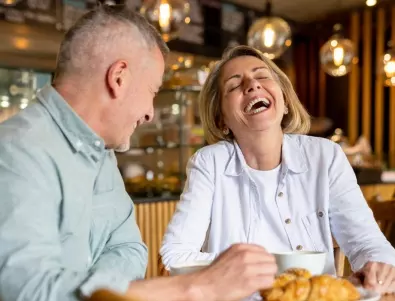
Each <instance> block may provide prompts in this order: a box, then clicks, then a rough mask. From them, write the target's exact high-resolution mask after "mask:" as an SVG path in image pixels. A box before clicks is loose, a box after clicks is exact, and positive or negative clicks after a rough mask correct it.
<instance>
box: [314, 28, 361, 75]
mask: <svg viewBox="0 0 395 301" xmlns="http://www.w3.org/2000/svg"><path fill="white" fill-rule="evenodd" d="M333 29H334V35H332V36H331V37H330V38H329V40H328V41H327V42H326V43H325V44H324V45H323V46H322V47H321V49H320V62H321V66H322V68H323V69H324V71H325V72H326V73H328V74H329V75H332V76H343V75H346V74H347V73H348V72H349V71H350V70H351V65H352V63H353V60H354V57H355V52H354V44H353V42H352V41H351V40H349V39H346V38H344V37H343V35H342V29H343V28H342V26H341V25H340V24H336V25H335V26H334V27H333Z"/></svg>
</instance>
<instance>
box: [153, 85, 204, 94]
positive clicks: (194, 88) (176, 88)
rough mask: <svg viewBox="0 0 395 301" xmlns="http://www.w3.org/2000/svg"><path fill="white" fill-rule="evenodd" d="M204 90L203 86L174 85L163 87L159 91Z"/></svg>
mask: <svg viewBox="0 0 395 301" xmlns="http://www.w3.org/2000/svg"><path fill="white" fill-rule="evenodd" d="M201 90H202V87H201V86H173V87H171V88H161V89H160V90H159V93H163V92H172V93H174V92H200V91H201Z"/></svg>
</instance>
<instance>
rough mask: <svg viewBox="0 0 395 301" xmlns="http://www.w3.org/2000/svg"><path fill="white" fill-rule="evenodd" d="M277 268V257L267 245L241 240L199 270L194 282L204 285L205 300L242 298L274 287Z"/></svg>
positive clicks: (202, 291) (203, 296)
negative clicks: (241, 242) (262, 245)
mask: <svg viewBox="0 0 395 301" xmlns="http://www.w3.org/2000/svg"><path fill="white" fill-rule="evenodd" d="M276 272H277V265H276V262H275V259H274V257H273V256H272V255H271V254H269V253H268V252H267V251H266V250H265V249H264V248H262V247H260V246H257V245H251V244H237V245H233V246H232V247H230V248H229V249H228V250H226V251H225V252H224V253H222V254H221V255H220V256H219V257H218V258H217V259H216V260H215V261H214V262H213V263H212V264H211V265H210V266H209V267H207V268H206V269H204V270H202V271H200V272H198V273H197V275H196V279H195V282H194V284H196V286H197V287H201V293H202V300H210V301H216V300H240V299H242V298H245V297H248V296H250V295H252V294H253V293H255V292H257V291H259V290H261V289H265V288H269V287H271V286H272V284H273V282H274V277H275V274H276Z"/></svg>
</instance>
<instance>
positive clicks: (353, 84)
mask: <svg viewBox="0 0 395 301" xmlns="http://www.w3.org/2000/svg"><path fill="white" fill-rule="evenodd" d="M360 27H361V17H360V13H359V12H353V13H352V14H351V30H350V39H351V40H352V41H353V42H354V45H355V54H356V57H358V56H359V53H358V52H359V49H358V48H359V47H358V45H359V41H360ZM359 75H360V71H359V65H358V64H353V65H352V66H351V73H350V75H349V76H350V79H349V82H348V137H349V139H350V142H351V143H354V142H355V141H356V140H357V138H358V136H359V107H360V104H359V95H360V93H359V91H360V82H359Z"/></svg>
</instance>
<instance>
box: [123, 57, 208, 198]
mask: <svg viewBox="0 0 395 301" xmlns="http://www.w3.org/2000/svg"><path fill="white" fill-rule="evenodd" d="M195 66H197V67H195ZM207 66H208V65H207ZM208 71H209V68H208V67H206V66H205V65H201V64H194V62H193V57H188V56H180V57H178V58H177V60H176V61H175V62H174V63H173V64H169V69H168V70H167V72H166V73H165V79H164V84H163V88H162V89H161V90H160V91H159V93H158V95H157V97H156V98H155V100H154V108H155V109H154V110H155V114H154V119H153V121H152V122H151V123H147V124H143V125H141V126H140V127H138V128H137V129H136V131H135V133H134V134H133V136H132V137H131V148H130V150H129V151H128V152H126V153H122V154H117V157H118V164H119V167H120V170H121V173H122V175H123V178H124V180H125V185H126V188H127V190H128V192H129V193H130V195H131V196H132V197H133V199H134V200H135V199H136V198H147V197H151V198H152V197H155V198H170V199H174V198H178V197H179V194H180V192H181V190H182V187H183V185H184V182H185V171H186V165H187V161H188V159H189V158H190V157H191V156H192V155H193V153H194V152H195V151H196V150H197V149H199V148H200V147H202V146H203V145H204V138H203V131H202V126H201V123H200V118H199V110H198V96H199V93H200V90H201V87H202V84H203V83H204V80H205V78H206V77H207V74H208Z"/></svg>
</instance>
